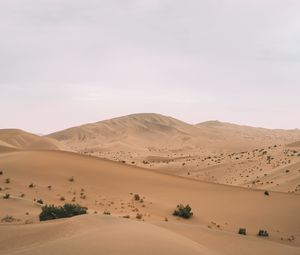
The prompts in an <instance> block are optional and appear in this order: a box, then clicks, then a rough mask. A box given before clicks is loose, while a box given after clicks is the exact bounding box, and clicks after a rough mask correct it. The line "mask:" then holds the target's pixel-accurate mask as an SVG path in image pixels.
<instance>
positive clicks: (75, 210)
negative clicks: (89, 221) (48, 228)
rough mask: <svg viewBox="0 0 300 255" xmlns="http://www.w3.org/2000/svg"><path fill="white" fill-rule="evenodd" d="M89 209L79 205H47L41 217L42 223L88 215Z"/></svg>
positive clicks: (43, 208)
mask: <svg viewBox="0 0 300 255" xmlns="http://www.w3.org/2000/svg"><path fill="white" fill-rule="evenodd" d="M86 213H87V208H86V207H82V206H80V205H78V204H64V205H63V206H54V205H45V206H43V207H42V212H41V213H40V215H39V218H40V221H45V220H53V219H59V218H69V217H73V216H76V215H81V214H86Z"/></svg>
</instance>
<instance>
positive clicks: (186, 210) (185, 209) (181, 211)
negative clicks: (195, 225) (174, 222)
mask: <svg viewBox="0 0 300 255" xmlns="http://www.w3.org/2000/svg"><path fill="white" fill-rule="evenodd" d="M173 215H175V216H178V217H182V218H185V219H189V218H191V217H192V216H193V213H192V208H191V207H190V206H189V205H186V206H184V205H182V204H180V205H177V207H176V209H175V211H174V213H173Z"/></svg>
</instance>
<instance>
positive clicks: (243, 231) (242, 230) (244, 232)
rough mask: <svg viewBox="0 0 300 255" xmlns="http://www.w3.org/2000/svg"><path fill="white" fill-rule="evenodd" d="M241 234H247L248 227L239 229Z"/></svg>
mask: <svg viewBox="0 0 300 255" xmlns="http://www.w3.org/2000/svg"><path fill="white" fill-rule="evenodd" d="M238 233H239V234H240V235H244V236H245V235H247V233H246V229H245V228H240V229H239V232H238Z"/></svg>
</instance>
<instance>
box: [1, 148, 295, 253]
mask: <svg viewBox="0 0 300 255" xmlns="http://www.w3.org/2000/svg"><path fill="white" fill-rule="evenodd" d="M0 168H1V170H3V175H1V176H0V182H1V188H2V191H1V192H2V194H4V193H10V194H11V196H12V198H11V199H1V210H0V217H1V218H2V217H4V216H6V215H7V214H9V215H12V216H14V217H15V218H18V219H20V220H21V222H16V223H15V224H24V222H25V221H26V220H30V221H31V222H34V224H26V225H7V224H4V225H3V224H2V225H0V254H40V253H42V252H43V253H45V254H52V253H53V252H54V253H55V251H58V253H57V254H64V252H72V254H82V252H83V250H82V249H83V248H80V247H85V250H84V253H85V254H120V251H123V253H122V254H127V253H128V254H150V253H149V250H150V249H149V247H152V250H153V249H154V251H156V253H161V252H159V251H163V254H182V253H183V251H185V253H186V254H238V253H240V252H241V250H242V251H243V254H299V251H300V248H299V246H300V242H299V240H300V236H299V229H300V221H299V217H298V215H299V213H300V196H299V195H297V194H291V193H290V194H285V193H277V192H270V195H269V196H266V195H264V193H263V191H260V190H250V189H244V188H238V187H231V186H226V185H218V184H213V183H206V182H200V181H196V180H190V179H187V178H182V177H176V176H170V175H166V174H159V173H156V172H154V171H149V170H144V169H140V168H137V167H134V166H128V165H126V164H120V163H115V162H111V161H108V160H101V159H97V158H93V157H89V156H81V155H77V154H74V153H68V152H59V151H56V152H55V151H17V152H6V153H1V154H0ZM70 177H74V181H73V182H70V181H69V178H70ZM6 178H10V183H5V181H4V180H5V179H6ZM31 183H33V184H34V187H33V188H30V187H29V184H31ZM49 185H51V189H49V188H48V186H49ZM81 193H83V194H84V196H82V194H81ZM136 193H138V194H139V195H140V196H141V197H142V198H143V202H142V203H141V202H138V201H135V200H134V199H133V194H136ZM21 194H24V197H22V198H21V197H20V195H21ZM62 197H64V199H65V201H61V198H62ZM37 198H41V199H42V200H43V201H44V202H45V203H54V204H62V203H64V202H70V201H71V200H73V199H74V198H75V199H74V201H76V202H78V203H80V204H81V205H83V206H87V207H88V208H89V213H90V215H88V216H82V217H78V218H73V219H67V220H59V221H53V222H50V223H38V220H37V215H38V211H39V205H37V204H35V203H34V202H33V200H34V199H37ZM30 201H31V202H32V204H30ZM178 203H184V204H187V203H188V204H190V205H191V206H192V209H193V212H194V217H193V218H192V219H190V220H182V219H178V218H176V217H174V216H172V212H173V210H174V208H175V206H176V205H177V204H178ZM104 211H109V212H110V213H111V215H110V216H99V215H98V214H102V213H103V212H104ZM26 212H28V213H29V214H26ZM96 212H97V214H95V213H96ZM137 213H141V214H142V215H143V220H144V221H143V223H141V222H136V221H140V220H137V219H135V216H136V214H137ZM126 215H129V216H130V219H120V218H119V217H121V218H122V217H123V216H126ZM165 218H167V219H168V221H167V222H166V221H165ZM27 223H30V222H27ZM240 227H245V228H247V232H248V235H247V236H240V235H238V234H237V231H238V229H239V228H240ZM259 229H267V230H268V231H269V233H270V237H269V238H259V237H257V236H256V234H257V231H258V230H259ZM16 239H18V244H17V245H15V240H16ZM114 244H118V245H117V247H116V245H114ZM230 244H234V245H230ZM254 244H255V245H254ZM60 249H62V250H60ZM64 249H66V250H64ZM95 250H96V251H97V252H98V253H95ZM51 252H52V253H51Z"/></svg>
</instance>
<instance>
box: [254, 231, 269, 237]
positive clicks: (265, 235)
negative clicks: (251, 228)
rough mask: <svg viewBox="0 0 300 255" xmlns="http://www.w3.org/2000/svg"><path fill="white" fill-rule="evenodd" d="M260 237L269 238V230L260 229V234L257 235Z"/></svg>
mask: <svg viewBox="0 0 300 255" xmlns="http://www.w3.org/2000/svg"><path fill="white" fill-rule="evenodd" d="M257 235H258V236H263V237H268V236H269V233H268V231H267V230H262V229H260V230H259V231H258V234H257Z"/></svg>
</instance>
